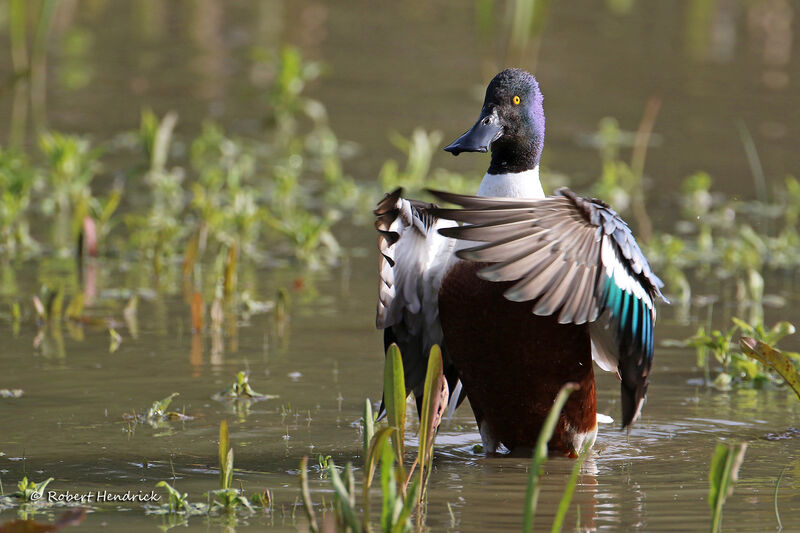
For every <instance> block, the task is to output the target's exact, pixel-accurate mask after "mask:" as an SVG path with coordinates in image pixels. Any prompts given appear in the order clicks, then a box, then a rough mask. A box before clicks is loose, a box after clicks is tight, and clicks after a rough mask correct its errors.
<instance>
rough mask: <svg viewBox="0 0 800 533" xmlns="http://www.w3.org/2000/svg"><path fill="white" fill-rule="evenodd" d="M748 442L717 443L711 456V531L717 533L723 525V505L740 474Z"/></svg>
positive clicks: (709, 492)
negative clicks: (736, 443) (737, 443)
mask: <svg viewBox="0 0 800 533" xmlns="http://www.w3.org/2000/svg"><path fill="white" fill-rule="evenodd" d="M746 449H747V444H746V443H742V444H739V445H728V444H717V447H716V449H715V450H714V455H713V456H712V457H711V468H710V469H709V473H708V480H709V488H708V505H709V506H710V507H711V509H712V516H711V533H717V531H719V530H720V527H721V525H722V506H723V505H724V504H725V499H726V498H727V497H728V496H730V495H731V494H732V493H733V486H734V485H735V484H736V479H737V478H738V476H739V467H741V466H742V461H743V460H744V452H745V450H746Z"/></svg>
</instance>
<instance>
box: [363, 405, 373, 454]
mask: <svg viewBox="0 0 800 533" xmlns="http://www.w3.org/2000/svg"><path fill="white" fill-rule="evenodd" d="M362 423H363V424H364V435H363V437H364V458H365V459H366V458H367V456H368V455H369V454H368V452H369V448H370V443H371V442H372V436H373V435H375V418H374V416H373V414H372V403H371V402H370V401H369V398H367V399H366V400H364V416H363V420H362Z"/></svg>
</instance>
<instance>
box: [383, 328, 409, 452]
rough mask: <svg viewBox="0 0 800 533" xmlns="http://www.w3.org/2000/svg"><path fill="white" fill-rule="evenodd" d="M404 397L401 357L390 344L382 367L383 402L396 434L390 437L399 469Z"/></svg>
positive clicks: (398, 351)
mask: <svg viewBox="0 0 800 533" xmlns="http://www.w3.org/2000/svg"><path fill="white" fill-rule="evenodd" d="M406 396H407V395H406V380H405V375H404V374H403V356H402V355H401V354H400V348H398V346H397V344H392V345H391V346H389V349H388V350H387V351H386V362H385V364H384V367H383V400H384V402H385V405H386V415H387V418H388V419H389V425H390V426H394V427H395V428H397V432H396V433H395V434H394V435H392V442H393V443H394V451H395V457H396V459H397V463H398V464H399V465H400V467H401V468H402V466H403V454H404V453H405V436H406V434H405V427H406Z"/></svg>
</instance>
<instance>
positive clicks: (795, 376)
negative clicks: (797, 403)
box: [739, 337, 800, 399]
mask: <svg viewBox="0 0 800 533" xmlns="http://www.w3.org/2000/svg"><path fill="white" fill-rule="evenodd" d="M739 345H740V346H741V347H742V351H743V352H744V353H745V354H747V355H748V356H750V357H752V358H753V359H755V360H756V361H759V362H760V363H762V364H764V365H766V366H767V367H769V368H771V369H772V370H774V371H775V372H777V373H778V374H780V376H781V377H782V378H783V379H784V380H785V381H786V383H788V384H789V386H790V387H791V388H792V390H793V391H794V392H795V394H797V397H798V398H799V399H800V372H798V371H797V367H796V366H795V365H794V363H793V362H792V359H791V358H790V357H789V356H788V355H787V354H786V353H784V352H781V351H780V350H776V349H775V348H773V347H771V346H770V345H768V344H765V343H763V342H760V341H757V340H755V339H753V338H751V337H742V338H741V339H740V340H739Z"/></svg>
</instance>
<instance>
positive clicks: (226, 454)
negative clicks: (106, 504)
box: [146, 420, 272, 520]
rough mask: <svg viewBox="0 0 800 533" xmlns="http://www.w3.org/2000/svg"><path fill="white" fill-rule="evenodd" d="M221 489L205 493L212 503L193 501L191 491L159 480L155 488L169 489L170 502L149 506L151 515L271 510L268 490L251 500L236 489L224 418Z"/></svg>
mask: <svg viewBox="0 0 800 533" xmlns="http://www.w3.org/2000/svg"><path fill="white" fill-rule="evenodd" d="M218 457H219V465H220V468H219V487H220V488H219V489H216V490H212V491H209V492H208V493H207V494H206V496H207V497H208V500H209V503H191V502H189V495H188V493H182V492H180V491H178V490H177V489H175V488H174V487H173V486H172V485H170V484H169V483H167V482H166V481H159V482H158V483H157V484H156V487H158V488H163V489H164V490H166V491H167V496H168V501H167V503H166V504H163V505H159V506H153V505H147V506H146V508H147V512H148V513H149V514H179V515H186V516H191V515H199V514H204V515H208V514H211V513H217V512H219V511H223V512H225V514H226V515H229V516H233V518H234V520H235V513H236V512H238V511H245V512H246V513H247V514H251V513H253V512H254V511H255V510H256V509H257V508H262V509H268V508H269V506H270V505H271V501H272V496H271V493H270V492H269V491H268V490H267V491H264V492H262V493H255V494H253V495H252V496H251V497H250V498H249V499H248V498H247V497H246V496H245V494H244V490H241V489H235V488H233V486H232V484H233V448H232V447H231V445H230V436H229V433H228V423H227V422H226V421H225V420H223V421H222V422H220V425H219V446H218Z"/></svg>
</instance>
